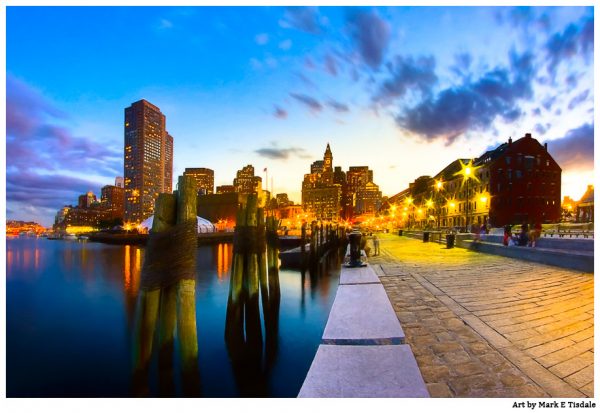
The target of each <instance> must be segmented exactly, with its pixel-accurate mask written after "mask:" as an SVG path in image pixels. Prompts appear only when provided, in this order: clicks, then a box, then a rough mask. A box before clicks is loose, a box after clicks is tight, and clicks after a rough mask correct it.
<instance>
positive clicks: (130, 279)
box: [123, 245, 142, 297]
mask: <svg viewBox="0 0 600 413" xmlns="http://www.w3.org/2000/svg"><path fill="white" fill-rule="evenodd" d="M141 268H142V257H141V250H140V249H139V248H137V247H131V246H129V245H126V246H125V262H124V265H123V287H124V290H125V292H126V293H127V295H128V296H131V297H137V293H138V290H139V288H140V272H141Z"/></svg>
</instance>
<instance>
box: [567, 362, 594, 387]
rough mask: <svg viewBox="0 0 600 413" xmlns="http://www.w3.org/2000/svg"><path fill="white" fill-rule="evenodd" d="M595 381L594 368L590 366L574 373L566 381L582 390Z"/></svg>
mask: <svg viewBox="0 0 600 413" xmlns="http://www.w3.org/2000/svg"><path fill="white" fill-rule="evenodd" d="M593 380H594V366H592V365H590V366H587V367H585V368H583V369H582V370H579V371H578V372H577V373H573V374H571V375H570V376H568V377H567V378H565V381H566V382H567V383H569V384H570V385H571V386H573V387H575V388H580V387H583V386H585V385H586V384H588V383H591V382H592V381H593Z"/></svg>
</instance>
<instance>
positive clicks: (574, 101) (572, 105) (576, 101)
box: [569, 89, 590, 110]
mask: <svg viewBox="0 0 600 413" xmlns="http://www.w3.org/2000/svg"><path fill="white" fill-rule="evenodd" d="M589 94H590V91H589V89H586V90H584V91H583V92H581V93H580V94H578V95H577V96H575V97H574V98H573V99H571V100H570V101H569V110H573V109H575V108H576V107H577V106H579V105H580V104H582V103H583V102H585V100H586V99H587V97H588V95H589Z"/></svg>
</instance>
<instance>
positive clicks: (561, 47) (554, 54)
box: [546, 15, 594, 78]
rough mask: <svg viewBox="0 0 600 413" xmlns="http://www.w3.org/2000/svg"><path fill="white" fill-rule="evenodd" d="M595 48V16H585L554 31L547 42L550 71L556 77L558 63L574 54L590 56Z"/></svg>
mask: <svg viewBox="0 0 600 413" xmlns="http://www.w3.org/2000/svg"><path fill="white" fill-rule="evenodd" d="M593 50H594V17H593V15H592V16H585V17H584V18H582V19H581V20H580V21H579V22H577V23H571V24H569V25H568V26H567V27H566V28H565V29H564V30H563V31H562V32H557V33H554V34H553V35H552V36H551V37H550V38H549V39H548V41H547V42H546V53H547V59H548V72H549V73H550V75H551V76H552V77H553V78H554V76H555V75H556V71H557V69H558V65H559V64H560V63H562V62H564V61H567V60H569V59H571V58H572V57H574V56H577V55H580V56H583V57H586V58H587V57H589V56H590V55H591V54H592V52H593Z"/></svg>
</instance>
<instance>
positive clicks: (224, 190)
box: [216, 185, 235, 194]
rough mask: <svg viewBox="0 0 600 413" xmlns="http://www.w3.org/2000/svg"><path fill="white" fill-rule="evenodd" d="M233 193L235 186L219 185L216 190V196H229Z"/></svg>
mask: <svg viewBox="0 0 600 413" xmlns="http://www.w3.org/2000/svg"><path fill="white" fill-rule="evenodd" d="M234 192H235V186H233V185H219V186H217V188H216V193H217V194H231V193H234Z"/></svg>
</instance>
